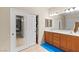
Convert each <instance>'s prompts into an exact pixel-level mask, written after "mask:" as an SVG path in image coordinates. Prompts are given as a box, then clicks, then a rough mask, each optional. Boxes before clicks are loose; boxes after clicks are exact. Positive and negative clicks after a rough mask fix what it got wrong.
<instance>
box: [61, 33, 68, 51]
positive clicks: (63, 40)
mask: <svg viewBox="0 0 79 59" xmlns="http://www.w3.org/2000/svg"><path fill="white" fill-rule="evenodd" d="M60 37H61V43H60V48H61V49H62V50H64V51H66V50H67V40H66V35H64V34H61V36H60Z"/></svg>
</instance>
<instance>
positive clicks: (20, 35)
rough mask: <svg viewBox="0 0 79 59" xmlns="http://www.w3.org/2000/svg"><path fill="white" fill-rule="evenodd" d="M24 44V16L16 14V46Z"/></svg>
mask: <svg viewBox="0 0 79 59" xmlns="http://www.w3.org/2000/svg"><path fill="white" fill-rule="evenodd" d="M23 44H24V17H23V16H19V15H16V47H21V46H23Z"/></svg>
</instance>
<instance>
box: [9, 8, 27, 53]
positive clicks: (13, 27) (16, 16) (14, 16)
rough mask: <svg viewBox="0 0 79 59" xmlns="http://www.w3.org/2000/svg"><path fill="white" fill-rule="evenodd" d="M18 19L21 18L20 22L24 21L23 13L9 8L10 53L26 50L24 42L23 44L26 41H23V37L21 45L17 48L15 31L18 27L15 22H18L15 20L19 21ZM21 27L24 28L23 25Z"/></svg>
mask: <svg viewBox="0 0 79 59" xmlns="http://www.w3.org/2000/svg"><path fill="white" fill-rule="evenodd" d="M19 18H21V21H24V20H25V15H24V12H23V11H21V10H18V9H14V8H11V9H10V43H11V44H10V45H11V46H10V47H11V48H10V50H11V51H12V52H13V51H20V50H22V49H25V48H26V42H25V41H26V39H25V36H24V37H23V39H22V40H23V45H21V46H17V35H16V34H17V32H16V31H17V29H18V27H17V26H16V25H17V22H19V21H17V19H19ZM16 21H17V22H16ZM23 26H25V25H23ZM23 26H22V27H23ZM23 31H24V30H23ZM21 32H22V31H21ZM23 35H24V33H23ZM21 36H22V35H21ZM19 40H20V39H19ZM18 42H19V41H18ZM21 42H22V41H21Z"/></svg>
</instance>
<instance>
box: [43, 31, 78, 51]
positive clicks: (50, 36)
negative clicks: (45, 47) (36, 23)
mask: <svg viewBox="0 0 79 59" xmlns="http://www.w3.org/2000/svg"><path fill="white" fill-rule="evenodd" d="M44 41H45V42H47V43H49V44H51V45H53V46H55V47H57V48H60V49H62V50H64V51H66V52H79V34H78V33H74V32H72V31H69V30H45V31H44Z"/></svg>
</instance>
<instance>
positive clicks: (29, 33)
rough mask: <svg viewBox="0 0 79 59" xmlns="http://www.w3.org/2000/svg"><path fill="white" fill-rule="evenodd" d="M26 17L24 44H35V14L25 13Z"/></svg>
mask: <svg viewBox="0 0 79 59" xmlns="http://www.w3.org/2000/svg"><path fill="white" fill-rule="evenodd" d="M26 18H27V20H26V24H27V27H26V39H27V44H26V45H27V46H28V47H30V46H32V45H35V44H36V15H27V16H26Z"/></svg>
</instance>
